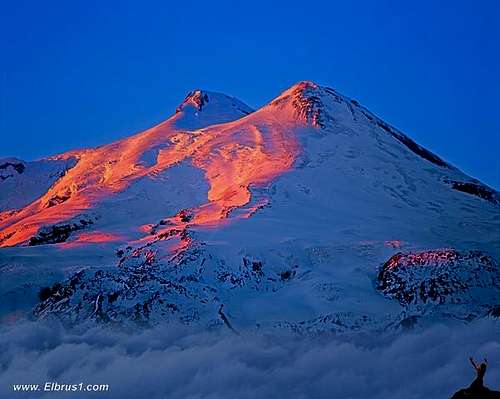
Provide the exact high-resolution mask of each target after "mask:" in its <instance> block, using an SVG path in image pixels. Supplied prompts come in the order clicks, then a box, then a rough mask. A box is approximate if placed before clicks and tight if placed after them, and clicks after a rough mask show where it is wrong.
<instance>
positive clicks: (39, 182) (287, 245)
mask: <svg viewBox="0 0 500 399" xmlns="http://www.w3.org/2000/svg"><path fill="white" fill-rule="evenodd" d="M499 227H500V195H499V193H498V192H496V191H495V190H494V189H492V188H490V187H488V186H486V185H485V184H482V183H481V182H480V181H478V180H477V179H474V178H472V177H470V176H467V175H466V174H465V173H463V172H461V171H460V170H459V169H458V168H456V167H455V166H453V165H451V164H450V163H448V162H446V161H445V160H443V159H442V158H440V157H439V156H438V155H436V154H433V153H432V152H431V151H429V150H427V149H425V148H424V147H423V146H422V145H420V144H418V143H416V142H415V141H414V140H412V139H411V138H410V137H409V136H407V135H406V134H404V133H402V132H400V131H399V130H397V129H396V128H394V127H392V126H390V125H389V124H387V123H386V122H384V121H383V120H382V119H380V118H379V117H378V116H376V115H374V114H373V113H371V112H370V111H369V110H367V109H366V108H365V107H363V106H361V105H360V104H359V103H358V102H357V101H356V100H353V99H350V98H348V97H346V96H344V95H342V94H340V93H338V92H337V91H335V90H333V89H331V88H328V87H323V86H320V85H317V84H315V83H313V82H309V81H304V82H299V83H297V84H296V85H294V86H292V87H291V88H289V89H288V90H286V91H285V92H283V93H282V94H281V95H279V96H278V97H277V98H275V99H274V100H272V101H271V102H269V103H268V104H266V105H265V106H263V107H261V108H259V109H257V110H253V109H252V108H250V107H249V106H247V105H246V104H244V103H243V102H241V101H240V100H238V99H236V98H234V97H230V96H227V95H224V94H219V93H213V92H209V91H205V90H195V91H193V92H191V93H189V94H188V95H187V96H186V98H185V99H184V101H183V102H182V103H181V104H180V105H179V106H178V107H177V109H176V111H175V113H174V114H173V115H172V116H171V117H170V118H168V119H167V120H165V121H164V122H162V123H160V124H158V125H156V126H154V127H152V128H150V129H148V130H145V131H143V132H140V133H138V134H135V135H132V136H130V137H127V138H124V139H121V140H119V141H116V142H113V143H110V144H107V145H104V146H100V147H97V148H89V149H83V150H75V151H69V152H67V153H63V154H59V155H56V156H53V157H50V158H46V159H42V160H38V161H32V162H25V161H22V160H18V159H14V158H6V159H0V247H2V248H1V249H0V262H1V264H3V265H6V264H7V263H8V264H9V265H10V266H12V265H14V266H13V267H10V269H6V268H4V269H5V270H4V269H2V270H4V277H3V278H5V281H8V283H7V284H6V285H4V288H2V290H3V291H4V292H2V295H3V297H5V298H6V301H5V302H4V305H2V307H0V312H3V313H4V314H8V313H9V312H14V311H20V310H21V311H26V312H33V313H34V315H35V316H36V317H38V318H51V317H57V318H58V319H60V320H63V321H65V322H67V323H68V324H70V325H74V324H78V323H80V322H83V321H89V320H90V321H93V322H97V323H107V324H112V325H117V324H118V325H127V326H138V327H142V326H150V325H154V324H157V323H159V322H162V321H167V322H168V321H175V322H182V323H201V324H202V325H205V326H207V327H220V328H228V326H230V328H231V330H233V331H239V330H242V329H245V328H250V329H256V328H259V329H263V328H264V329H265V328H270V329H274V328H280V329H288V330H291V331H294V332H296V333H299V334H317V333H324V332H333V333H335V334H343V333H355V332H368V331H369V332H379V333H383V332H387V331H398V330H404V329H408V328H417V327H418V326H419V325H425V324H428V323H433V322H435V321H436V320H448V321H450V322H457V323H467V322H470V321H471V320H475V319H477V318H482V317H498V312H497V309H498V308H499V307H500V267H499V264H498V260H499V256H500V228H499ZM7 259H8V260H7ZM26 281H29V283H26ZM39 292H40V295H39V296H37V294H38V293H39ZM222 309H224V311H222Z"/></svg>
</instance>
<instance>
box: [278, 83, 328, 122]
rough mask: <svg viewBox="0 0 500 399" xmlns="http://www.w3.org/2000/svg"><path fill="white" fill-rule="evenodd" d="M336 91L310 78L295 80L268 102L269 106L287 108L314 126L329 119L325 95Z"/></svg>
mask: <svg viewBox="0 0 500 399" xmlns="http://www.w3.org/2000/svg"><path fill="white" fill-rule="evenodd" d="M329 93H330V94H335V95H336V93H335V92H334V91H333V90H332V89H328V88H324V87H322V86H320V85H318V84H316V83H315V82H312V81H310V80H303V81H300V82H297V83H296V84H294V85H293V86H291V87H290V88H288V89H287V90H285V91H284V92H283V93H281V95H279V96H278V97H277V98H276V99H274V100H273V101H271V102H270V103H269V106H270V107H276V108H278V109H280V110H286V109H288V110H289V111H290V112H291V113H292V114H293V117H294V118H296V119H298V120H301V121H303V122H304V123H308V124H312V125H313V126H316V127H318V126H319V127H321V126H323V125H324V123H325V120H326V119H330V118H329V116H328V113H327V112H326V107H325V101H324V100H325V96H328V95H329Z"/></svg>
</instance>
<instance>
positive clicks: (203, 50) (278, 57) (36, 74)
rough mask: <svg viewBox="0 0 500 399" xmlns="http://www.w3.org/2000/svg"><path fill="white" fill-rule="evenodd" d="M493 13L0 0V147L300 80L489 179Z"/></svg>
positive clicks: (11, 148)
mask: <svg viewBox="0 0 500 399" xmlns="http://www.w3.org/2000/svg"><path fill="white" fill-rule="evenodd" d="M269 3H272V4H269ZM499 15H500V2H497V1H495V0H484V1H481V2H473V1H459V0H456V1H440V2H435V1H428V0H425V1H419V2H411V3H410V2H399V1H384V0H380V1H356V2H347V1H341V2H340V1H339V2H337V1H331V0H330V1H314V2H311V1H303V0H302V1H291V0H288V1H269V0H268V1H260V0H259V1H255V0H254V1H250V2H249V1H245V2H238V1H235V0H233V1H204V2H201V1H194V0H191V1H176V2H170V1H168V2H166V1H143V2H136V1H128V0H124V1H119V2H118V1H109V2H101V1H93V0H87V1H47V2H40V1H24V0H17V1H13V2H9V3H3V5H2V9H1V12H0V37H1V38H2V40H0V54H1V57H2V61H1V62H0V137H1V141H0V143H1V144H0V157H2V156H17V157H20V158H23V159H27V160H30V159H34V158H37V157H42V156H47V155H51V154H54V153H57V152H62V151H66V150H69V149H71V148H77V147H85V146H95V145H99V144H103V143H107V142H109V141H111V140H114V139H117V138H120V137H123V136H125V135H130V134H132V133H135V132H137V131H139V130H141V129H145V128H147V127H150V126H152V125H154V124H155V123H157V122H159V121H161V120H163V119H166V118H167V117H168V116H169V115H170V114H171V113H173V111H174V109H175V107H176V105H177V104H178V103H179V102H180V101H182V99H183V97H184V96H185V94H186V92H187V91H189V90H191V89H193V88H204V89H207V90H213V91H220V92H223V93H226V94H230V95H233V96H236V97H238V98H240V99H241V100H242V101H244V102H246V103H248V104H249V105H251V106H253V107H258V106H261V105H263V104H264V103H266V102H267V101H269V100H271V99H272V98H273V97H275V96H277V95H278V94H279V93H280V91H282V90H283V89H285V88H287V87H288V86H290V85H292V84H293V83H295V82H296V81H299V80H304V79H308V80H314V81H316V82H317V83H319V84H323V85H327V86H331V87H333V88H335V89H337V90H339V91H340V92H341V93H343V94H345V95H348V96H350V97H353V98H356V99H357V100H358V101H360V102H361V103H362V104H363V105H365V106H366V107H367V108H369V109H370V110H371V111H373V112H375V113H376V114H378V115H379V116H380V117H382V118H383V119H384V120H386V121H387V122H389V123H391V124H393V125H394V126H396V127H398V128H399V129H401V130H402V131H404V132H405V133H407V134H408V135H410V136H411V137H412V138H414V139H415V140H416V141H418V142H419V143H420V144H422V145H424V146H425V147H427V148H429V149H431V150H433V151H435V152H436V153H437V154H439V155H440V156H441V157H443V158H444V159H446V160H448V161H450V162H452V163H454V164H455V165H456V166H458V167H460V168H461V169H462V170H464V171H465V172H467V173H469V174H471V175H473V176H475V177H478V178H479V179H481V180H483V181H484V182H486V183H488V184H490V185H493V186H495V187H496V188H500V161H499V160H498V158H499V157H498V153H499V149H500V122H499V120H500V118H499V117H498V115H497V114H498V105H499V101H498V92H499V89H500V51H499V48H498V42H499V39H500V26H499V24H498V18H499Z"/></svg>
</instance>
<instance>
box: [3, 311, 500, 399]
mask: <svg viewBox="0 0 500 399" xmlns="http://www.w3.org/2000/svg"><path fill="white" fill-rule="evenodd" d="M499 323H500V322H498V321H493V320H484V321H481V322H477V323H474V324H470V325H468V326H445V325H438V326H434V327H431V328H428V329H423V330H420V331H418V332H413V333H408V334H402V335H399V336H397V337H394V338H392V339H386V340H384V342H382V341H381V340H380V337H363V338H360V337H358V338H356V339H341V338H338V337H337V338H336V337H332V336H329V337H325V336H323V337H315V338H311V337H309V338H303V337H297V336H293V335H289V334H284V333H276V334H273V335H269V334H254V333H247V334H243V335H240V336H235V335H234V334H231V333H229V332H226V331H224V332H202V331H193V330H192V329H188V328H186V327H181V326H176V327H173V326H166V325H165V326H160V327H158V328H155V329H153V330H148V331H144V332H141V333H136V334H124V333H118V332H113V331H110V330H104V329H100V328H96V327H94V328H90V329H87V330H85V331H81V332H71V333H70V332H67V331H65V330H64V329H62V328H61V327H60V326H57V325H47V324H40V323H28V322H26V323H23V324H20V325H17V326H10V327H3V328H2V329H1V330H0V398H11V397H19V398H21V397H22V398H27V397H34V398H54V397H57V398H66V397H67V398H80V397H82V398H92V397H99V398H172V399H175V398H183V399H185V398H191V399H195V398H214V399H215V398H377V399H382V398H383V399H391V398H394V399H396V398H398V399H400V398H405V399H413V398H415V399H416V398H448V397H450V396H451V394H452V393H453V392H454V391H456V390H458V389H459V388H462V387H465V386H467V385H468V384H469V383H470V382H471V381H472V378H473V371H472V369H471V367H470V366H469V365H468V364H467V357H468V356H469V355H474V356H477V357H484V356H488V359H489V361H490V367H489V369H488V372H487V374H486V381H485V383H486V384H487V385H489V386H490V388H495V389H500V384H499V382H500V324H499ZM50 381H55V382H59V383H66V384H75V383H80V382H83V383H84V384H87V383H90V384H103V383H104V384H109V385H110V391H109V392H107V393H68V394H65V393H60V392H58V393H45V394H43V393H40V394H32V395H31V396H30V395H29V394H21V393H15V394H14V393H13V392H12V384H28V383H29V384H44V383H45V382H50ZM495 384H496V386H495Z"/></svg>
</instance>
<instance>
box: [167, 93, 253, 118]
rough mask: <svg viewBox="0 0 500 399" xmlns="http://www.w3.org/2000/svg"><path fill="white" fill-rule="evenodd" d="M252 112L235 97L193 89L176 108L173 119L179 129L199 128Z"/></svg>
mask: <svg viewBox="0 0 500 399" xmlns="http://www.w3.org/2000/svg"><path fill="white" fill-rule="evenodd" d="M252 112H253V109H252V108H250V107H249V106H248V105H246V104H245V103H244V102H242V101H240V100H238V99H237V98H235V97H230V96H228V95H226V94H222V93H216V92H212V91H207V90H202V89H195V90H192V91H190V92H189V93H188V94H187V95H186V97H185V98H184V100H183V101H182V103H181V104H180V105H179V106H178V107H177V109H176V110H175V116H174V118H175V120H176V125H177V127H179V128H201V127H204V126H208V125H210V124H214V123H224V122H229V121H233V120H236V119H239V118H241V117H244V116H246V115H248V114H250V113H252Z"/></svg>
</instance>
